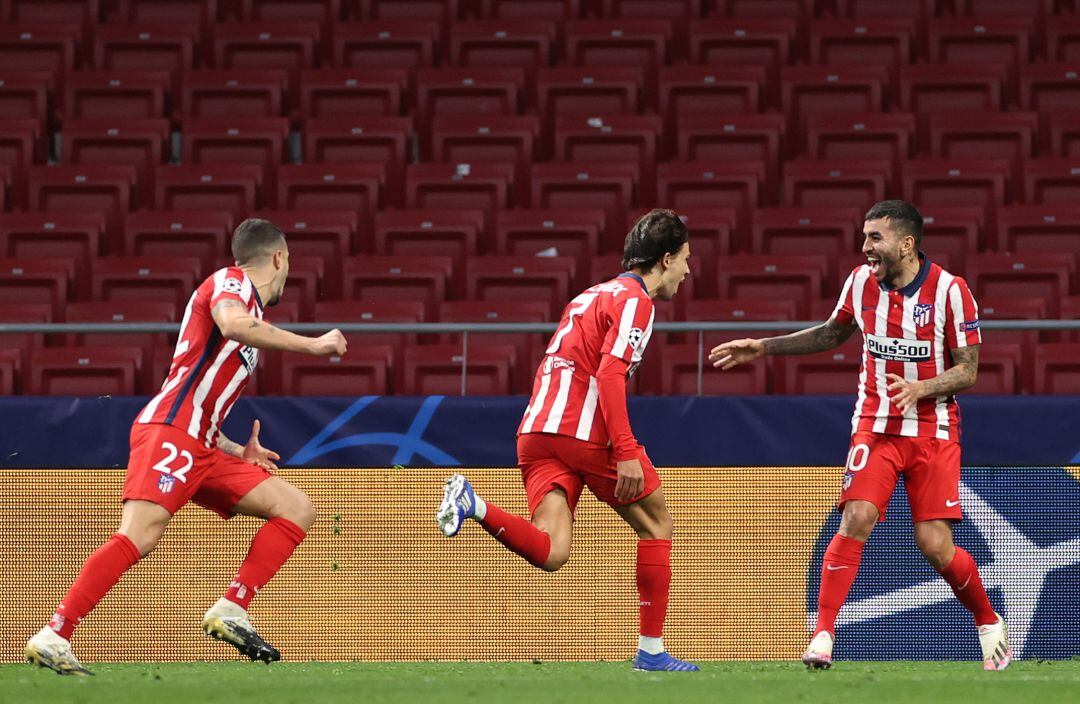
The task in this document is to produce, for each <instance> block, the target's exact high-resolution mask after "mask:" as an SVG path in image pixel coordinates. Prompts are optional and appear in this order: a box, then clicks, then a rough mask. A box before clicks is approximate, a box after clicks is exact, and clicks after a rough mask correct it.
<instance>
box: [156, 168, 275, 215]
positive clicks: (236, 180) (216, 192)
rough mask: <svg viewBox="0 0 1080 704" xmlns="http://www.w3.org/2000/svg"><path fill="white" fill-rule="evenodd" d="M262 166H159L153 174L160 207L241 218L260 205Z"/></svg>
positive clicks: (161, 208)
mask: <svg viewBox="0 0 1080 704" xmlns="http://www.w3.org/2000/svg"><path fill="white" fill-rule="evenodd" d="M262 175H263V174H262V168H261V167H259V166H247V165H236V164H185V165H175V166H159V167H157V169H156V170H155V173H154V207H155V208H157V209H158V210H216V211H219V212H229V213H232V214H233V216H234V218H237V219H238V220H239V218H240V217H241V216H242V215H243V214H244V213H246V212H249V211H251V210H254V209H255V208H257V207H259V204H260V202H261V196H262Z"/></svg>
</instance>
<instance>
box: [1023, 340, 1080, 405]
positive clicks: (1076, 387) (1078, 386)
mask: <svg viewBox="0 0 1080 704" xmlns="http://www.w3.org/2000/svg"><path fill="white" fill-rule="evenodd" d="M1032 391H1033V393H1036V394H1080V344H1076V343H1071V344H1070V343H1067V342H1062V343H1057V344H1047V345H1040V346H1039V349H1038V350H1037V351H1036V353H1035V387H1034V389H1033V390H1032Z"/></svg>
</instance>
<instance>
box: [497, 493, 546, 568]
mask: <svg viewBox="0 0 1080 704" xmlns="http://www.w3.org/2000/svg"><path fill="white" fill-rule="evenodd" d="M480 525H482V526H483V527H484V530H486V531H487V532H488V533H491V537H493V538H495V540H498V541H499V542H500V543H502V544H503V545H505V546H506V547H507V548H509V549H510V550H511V551H513V552H515V553H517V554H518V555H520V556H521V557H523V558H525V560H527V561H528V563H529V564H530V565H532V566H533V567H540V568H543V566H544V563H545V562H547V559H548V556H549V555H551V536H549V535H548V534H547V533H545V532H544V531H542V530H540V529H539V528H537V527H536V526H534V525H533V524H532V523H529V522H528V521H526V520H525V519H524V518H522V517H521V516H515V515H514V514H512V513H507V512H506V511H503V510H502V509H501V508H499V507H498V506H496V505H495V504H492V503H489V504H487V513H486V514H485V515H484V518H483V519H482V520H481V521H480Z"/></svg>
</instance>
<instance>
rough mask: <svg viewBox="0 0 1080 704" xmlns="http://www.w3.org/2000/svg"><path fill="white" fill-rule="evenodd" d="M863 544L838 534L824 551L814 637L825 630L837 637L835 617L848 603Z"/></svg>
mask: <svg viewBox="0 0 1080 704" xmlns="http://www.w3.org/2000/svg"><path fill="white" fill-rule="evenodd" d="M862 550H863V541H861V540H856V539H855V538H848V537H847V536H844V535H840V534H839V533H837V534H836V535H834V536H833V539H832V541H831V542H830V543H829V547H828V549H826V550H825V559H823V560H822V562H821V587H820V588H819V589H818V621H817V626H816V627H815V628H814V634H815V635H817V634H818V633H821V632H822V631H828V632H829V633H831V634H833V635H834V636H835V635H836V625H835V624H836V614H838V613H839V612H840V607H841V606H843V605H844V601H845V600H847V595H848V592H849V591H851V585H852V584H853V583H854V582H855V575H856V574H858V572H859V562H860V561H861V560H862Z"/></svg>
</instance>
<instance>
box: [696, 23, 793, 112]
mask: <svg viewBox="0 0 1080 704" xmlns="http://www.w3.org/2000/svg"><path fill="white" fill-rule="evenodd" d="M798 26H799V25H797V24H796V22H795V21H794V20H792V19H791V18H788V17H782V16H780V15H779V14H774V15H772V16H770V17H738V18H734V19H732V18H727V17H725V18H722V19H721V18H715V19H707V20H691V21H690V60H691V61H692V62H694V63H698V64H708V65H710V66H730V65H738V66H762V67H764V68H765V71H766V75H767V83H765V84H764V85H765V91H766V93H765V96H764V102H765V103H766V104H767V105H769V106H776V105H779V92H778V90H779V85H780V68H781V67H782V66H787V65H788V64H789V63H790V62H791V59H792V58H794V56H795V54H796V52H795V48H794V43H795V36H796V33H797V27H798Z"/></svg>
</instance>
